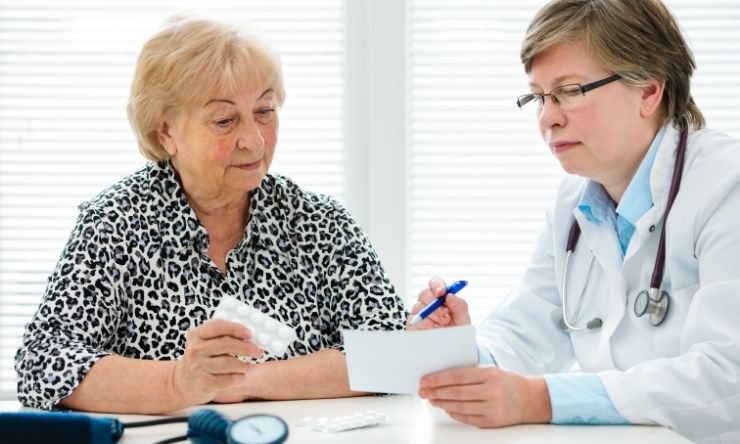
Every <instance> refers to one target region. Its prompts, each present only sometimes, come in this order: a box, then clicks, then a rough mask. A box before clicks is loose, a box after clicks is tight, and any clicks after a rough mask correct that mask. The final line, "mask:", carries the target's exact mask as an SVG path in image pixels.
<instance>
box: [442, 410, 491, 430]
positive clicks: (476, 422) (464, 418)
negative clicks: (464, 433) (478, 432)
mask: <svg viewBox="0 0 740 444" xmlns="http://www.w3.org/2000/svg"><path fill="white" fill-rule="evenodd" d="M447 414H448V415H450V418H452V419H454V420H456V421H460V422H464V423H465V424H470V425H472V426H475V427H480V428H486V427H494V426H493V425H488V422H487V419H486V417H485V416H480V415H460V414H458V413H450V412H447Z"/></svg>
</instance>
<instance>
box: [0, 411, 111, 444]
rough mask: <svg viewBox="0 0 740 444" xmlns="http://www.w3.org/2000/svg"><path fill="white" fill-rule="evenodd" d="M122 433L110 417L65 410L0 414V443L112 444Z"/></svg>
mask: <svg viewBox="0 0 740 444" xmlns="http://www.w3.org/2000/svg"><path fill="white" fill-rule="evenodd" d="M122 434H123V425H122V424H121V423H120V422H119V421H118V420H117V419H113V418H101V417H93V416H88V415H83V414H80V413H66V412H18V413H0V437H2V442H8V443H11V442H13V443H22V444H42V443H43V444H46V443H70V444H72V443H75V444H111V443H114V442H117V441H118V439H119V438H120V437H121V435H122Z"/></svg>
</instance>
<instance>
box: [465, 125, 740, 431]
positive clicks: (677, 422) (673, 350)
mask: <svg viewBox="0 0 740 444" xmlns="http://www.w3.org/2000/svg"><path fill="white" fill-rule="evenodd" d="M678 138H679V132H678V131H677V130H676V129H674V128H673V127H672V126H670V127H669V128H667V130H666V133H665V135H664V137H663V142H662V144H661V146H660V147H659V149H658V152H657V155H656V158H655V162H654V165H653V169H652V171H651V173H650V187H651V191H652V195H653V201H654V202H655V204H654V206H653V208H651V209H650V210H649V211H648V212H647V213H646V214H645V215H644V216H643V217H642V218H641V219H640V220H639V221H638V222H637V225H636V229H635V232H634V235H633V237H632V239H631V241H630V244H629V247H628V249H627V252H626V254H625V257H624V262H622V260H621V259H620V250H619V248H620V247H619V241H618V240H617V237H616V234H615V233H614V231H613V229H612V228H611V227H610V226H609V225H608V224H596V223H593V222H589V221H588V220H587V219H586V218H585V217H584V216H583V215H582V214H581V212H580V211H578V210H577V209H576V205H577V203H578V201H579V199H580V197H581V193H582V192H583V189H584V185H585V184H586V181H585V179H582V178H578V177H569V178H567V179H565V180H564V181H563V183H562V185H561V187H560V189H559V191H558V194H557V199H556V202H555V205H554V207H553V208H552V209H551V210H550V211H549V212H548V214H547V221H546V224H545V227H544V229H543V231H542V233H541V235H540V237H539V240H538V242H537V245H536V248H535V251H534V254H533V256H532V259H531V263H530V265H529V267H528V269H527V271H526V273H525V275H524V277H523V279H522V282H521V284H520V285H519V286H518V287H517V288H515V289H514V290H513V291H512V292H511V294H510V295H509V296H508V297H507V298H506V299H505V300H504V301H503V302H502V303H501V305H500V306H499V307H498V308H497V309H496V310H494V311H493V312H492V313H491V315H489V317H488V318H487V319H486V320H485V321H484V322H483V323H482V324H481V325H480V327H479V329H478V339H479V343H480V344H481V345H482V346H484V347H486V348H487V349H488V350H489V351H490V352H491V353H492V355H493V356H494V358H495V359H496V362H497V363H498V365H499V366H500V367H502V368H505V369H508V370H513V371H517V372H520V373H523V374H544V373H554V372H560V371H567V370H569V369H570V368H572V366H573V364H574V363H575V362H577V363H578V365H579V367H580V369H581V371H583V372H596V373H597V374H598V376H599V377H600V378H601V381H602V382H603V384H604V387H605V388H606V390H607V392H608V393H609V396H610V398H611V400H612V402H613V403H614V405H615V407H616V408H617V410H618V411H619V413H620V414H621V415H622V416H624V417H625V418H626V419H627V420H629V421H630V422H633V423H643V424H645V423H647V424H651V423H653V424H661V425H664V426H668V427H671V428H672V429H674V430H676V431H678V432H679V433H681V434H683V435H685V436H687V437H689V438H691V439H693V440H703V442H704V440H705V442H715V443H716V442H740V141H737V140H734V139H731V138H729V137H728V136H726V135H723V134H720V133H717V132H713V131H709V130H702V131H698V132H690V133H689V138H688V144H687V150H686V161H685V166H684V174H683V180H682V183H681V189H680V192H679V194H678V196H677V198H676V200H675V203H674V205H673V209H672V211H671V214H670V216H669V219H668V225H667V228H666V266H665V273H664V278H663V286H662V288H663V289H664V290H667V291H668V292H669V294H670V297H671V301H670V303H671V305H670V309H669V313H668V316H667V317H666V320H665V321H664V322H663V324H661V325H660V326H658V327H653V326H651V325H650V322H649V320H648V316H647V315H645V316H643V317H641V318H637V317H636V316H635V315H634V312H633V306H634V300H635V296H636V295H637V293H638V292H640V291H641V290H643V289H645V288H647V287H648V286H649V282H650V277H651V274H652V271H653V265H654V261H655V255H656V251H657V246H658V240H659V237H660V232H661V229H662V227H663V213H664V209H665V206H666V200H667V195H668V189H669V187H670V182H671V175H672V173H673V165H674V162H675V154H676V147H677V145H678ZM574 217H575V218H576V219H578V222H579V225H580V227H581V230H582V234H581V237H580V239H579V242H578V246H577V248H576V251H575V253H574V255H573V257H572V258H571V261H570V265H569V271H568V286H567V290H566V293H567V295H568V303H567V307H568V310H569V314H570V316H571V318H570V319H571V322H572V323H576V325H579V326H581V325H585V323H586V322H587V321H589V320H591V319H593V318H594V317H599V318H601V319H602V320H603V322H604V324H603V327H602V328H600V329H596V330H588V331H585V332H583V331H579V332H572V333H566V332H564V331H563V330H562V329H560V327H559V322H560V319H561V317H562V315H561V302H560V301H561V299H560V298H561V294H560V288H561V285H562V280H563V266H564V261H565V245H566V241H567V237H568V232H569V229H570V226H571V224H572V222H573V218H574ZM653 226H655V228H654V229H652V230H651V227H653ZM591 251H593V254H594V256H595V261H594V265H593V270H592V273H591V278H590V282H589V283H588V288H587V289H586V294H585V296H584V301H583V306H582V308H581V312H580V314H579V315H578V317H577V319H576V320H572V313H573V311H574V310H575V307H576V305H577V300H578V297H579V295H580V293H581V290H582V288H583V286H584V280H585V275H586V267H587V266H588V262H589V260H590V257H591Z"/></svg>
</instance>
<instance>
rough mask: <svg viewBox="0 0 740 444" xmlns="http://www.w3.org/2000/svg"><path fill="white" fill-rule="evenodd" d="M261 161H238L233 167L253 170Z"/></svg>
mask: <svg viewBox="0 0 740 444" xmlns="http://www.w3.org/2000/svg"><path fill="white" fill-rule="evenodd" d="M260 164H261V162H260V161H259V160H257V161H255V162H252V163H240V164H237V165H234V167H236V168H239V169H240V170H254V169H257V168H259V166H260Z"/></svg>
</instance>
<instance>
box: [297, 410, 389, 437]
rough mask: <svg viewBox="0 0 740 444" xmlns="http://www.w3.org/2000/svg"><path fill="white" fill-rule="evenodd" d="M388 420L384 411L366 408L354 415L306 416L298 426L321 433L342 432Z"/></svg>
mask: <svg viewBox="0 0 740 444" xmlns="http://www.w3.org/2000/svg"><path fill="white" fill-rule="evenodd" d="M387 420H388V417H387V416H386V414H385V413H379V412H376V411H375V410H366V411H364V412H359V413H355V414H354V415H346V416H337V417H335V418H328V417H325V416H324V417H321V418H314V417H312V416H308V417H306V418H303V419H302V420H301V421H300V422H299V423H298V426H299V427H308V428H310V429H311V430H316V431H317V432H323V433H336V432H344V431H346V430H353V429H359V428H362V427H372V426H376V425H378V424H380V423H382V422H385V421H387Z"/></svg>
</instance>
